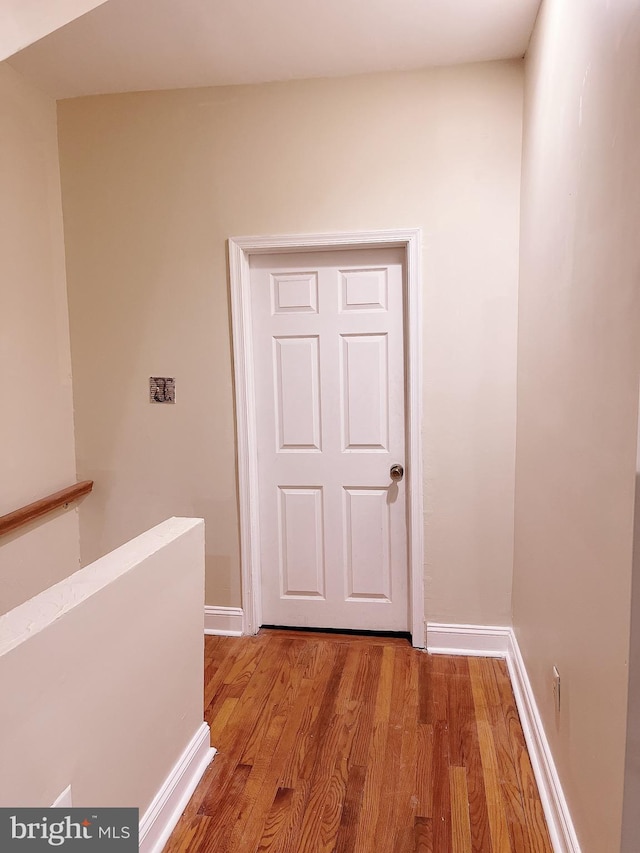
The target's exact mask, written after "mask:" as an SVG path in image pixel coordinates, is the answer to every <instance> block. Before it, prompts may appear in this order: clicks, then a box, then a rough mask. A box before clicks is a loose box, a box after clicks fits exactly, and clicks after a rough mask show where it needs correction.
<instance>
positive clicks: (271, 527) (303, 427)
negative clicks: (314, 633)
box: [251, 249, 409, 631]
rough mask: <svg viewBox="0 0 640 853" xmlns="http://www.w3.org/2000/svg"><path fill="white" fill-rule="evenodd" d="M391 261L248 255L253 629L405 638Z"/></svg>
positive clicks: (393, 256) (394, 254) (381, 254)
mask: <svg viewBox="0 0 640 853" xmlns="http://www.w3.org/2000/svg"><path fill="white" fill-rule="evenodd" d="M402 258H403V252H402V251H401V250H396V249H371V250H349V251H329V252H305V253H291V254H283V255H257V256H254V257H253V258H252V259H251V292H252V305H251V311H252V336H253V350H254V373H255V379H256V413H257V423H256V428H257V435H258V467H259V477H258V479H259V493H260V544H261V586H262V603H263V618H262V621H263V624H280V625H297V626H300V627H319V628H323V627H324V628H352V629H368V630H397V631H405V630H408V610H409V608H408V583H407V575H408V572H407V557H406V553H407V549H406V506H405V484H404V481H403V482H400V483H399V484H396V483H393V482H392V481H391V479H390V476H389V469H390V467H391V465H392V464H394V463H400V464H401V465H405V458H404V446H405V425H404V395H405V380H404V343H403V268H402Z"/></svg>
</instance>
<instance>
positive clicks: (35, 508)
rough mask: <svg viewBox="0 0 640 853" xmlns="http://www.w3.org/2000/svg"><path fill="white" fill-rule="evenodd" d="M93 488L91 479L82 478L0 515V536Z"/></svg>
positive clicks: (76, 498) (74, 499)
mask: <svg viewBox="0 0 640 853" xmlns="http://www.w3.org/2000/svg"><path fill="white" fill-rule="evenodd" d="M92 488H93V480H83V481H82V482H81V483H74V484H73V486H68V487H67V488H66V489H61V490H60V491H59V492H54V494H52V495H48V496H47V497H46V498H41V500H39V501H34V502H33V503H32V504H27V506H23V507H22V508H21V509H16V510H14V511H13V512H9V513H7V515H0V536H3V535H4V534H5V533H10V532H11V531H12V530H16V529H17V528H18V527H22V526H23V525H25V524H28V523H29V522H30V521H33V520H34V519H36V518H40V516H41V515H46V514H47V513H48V512H53V510H54V509H58V507H59V506H64V505H65V504H69V503H71V501H76V500H78V498H81V497H82V495H88V494H89V492H90V491H91V489H92Z"/></svg>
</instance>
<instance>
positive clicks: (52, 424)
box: [0, 64, 79, 613]
mask: <svg viewBox="0 0 640 853" xmlns="http://www.w3.org/2000/svg"><path fill="white" fill-rule="evenodd" d="M0 127H1V128H2V130H1V132H0V223H1V226H0V364H1V365H2V378H1V381H0V515H3V514H4V513H7V512H11V511H12V510H14V509H17V508H18V507H21V506H23V505H24V504H27V503H30V502H31V501H34V500H37V499H38V498H41V497H44V496H45V495H47V494H50V493H51V492H54V491H57V490H58V489H61V488H64V487H65V486H68V485H70V484H71V483H73V482H75V479H76V466H75V455H74V436H73V402H72V397H71V360H70V355H69V324H68V316H67V297H66V290H65V287H66V282H65V265H64V243H63V235H62V208H61V203H60V177H59V167H58V146H57V140H56V107H55V103H54V101H53V100H51V99H50V98H48V97H46V96H44V95H42V94H41V93H40V92H38V91H37V90H36V89H34V88H33V87H32V86H31V85H30V84H27V83H26V82H25V81H24V80H23V79H22V77H20V75H19V74H17V73H16V72H15V71H13V69H11V68H9V67H8V66H7V65H6V64H0ZM78 537H79V534H78V516H77V510H75V509H71V510H68V511H66V512H65V511H59V512H58V513H57V514H56V515H55V516H51V517H49V518H48V519H46V520H43V521H41V522H37V523H35V524H32V525H30V526H29V527H28V528H23V530H22V531H19V532H17V533H14V534H11V535H9V536H7V537H3V538H2V539H0V613H4V612H5V611H6V610H8V609H10V608H11V607H14V606H15V605H16V604H19V603H20V602H22V601H24V600H25V599H27V598H30V597H31V596H32V595H35V594H36V593H38V592H40V591H41V590H42V589H44V588H45V587H47V586H49V585H50V584H52V583H55V582H56V581H58V580H60V579H61V578H62V577H64V576H65V575H67V574H69V572H70V571H74V570H75V569H77V568H78V565H79V541H78Z"/></svg>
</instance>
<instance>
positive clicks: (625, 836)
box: [620, 453, 640, 853]
mask: <svg viewBox="0 0 640 853" xmlns="http://www.w3.org/2000/svg"><path fill="white" fill-rule="evenodd" d="M639 456H640V453H639ZM631 583H632V589H631V643H630V648H629V703H628V707H627V750H626V758H625V768H624V806H623V813H622V845H621V848H620V853H637V851H638V823H639V820H638V803H639V802H640V472H636V492H635V516H634V521H633V572H632V581H631Z"/></svg>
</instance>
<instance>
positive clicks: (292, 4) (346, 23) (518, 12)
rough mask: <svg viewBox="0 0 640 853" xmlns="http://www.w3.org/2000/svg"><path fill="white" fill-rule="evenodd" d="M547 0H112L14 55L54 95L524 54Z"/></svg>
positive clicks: (331, 74)
mask: <svg viewBox="0 0 640 853" xmlns="http://www.w3.org/2000/svg"><path fill="white" fill-rule="evenodd" d="M539 5H540V0H108V2H106V3H104V4H103V5H101V6H99V7H98V8H96V9H94V10H93V11H91V12H88V13H87V14H86V15H83V16H82V17H80V18H78V19H76V20H75V21H72V22H71V23H70V24H67V25H66V26H64V27H62V28H61V29H58V30H56V31H55V32H53V33H51V35H48V36H47V37H45V38H43V39H41V40H40V41H38V42H36V43H35V44H33V45H31V46H29V47H27V48H25V49H24V50H22V51H21V52H20V53H17V54H15V55H14V56H13V57H12V58H11V59H10V60H9V63H10V64H11V65H12V66H13V67H14V68H15V69H16V70H17V71H19V72H20V73H22V74H24V75H25V76H26V77H28V78H29V79H31V80H32V81H33V82H34V83H35V84H36V85H38V86H39V87H40V88H41V89H44V90H45V91H47V92H49V94H51V95H53V96H54V97H56V98H72V97H76V96H79V95H96V94H104V93H107V92H130V91H141V90H150V89H175V88H185V87H193V86H217V85H227V84H234V83H262V82H267V81H272V80H290V79H302V78H308V77H336V76H346V75H349V74H364V73H370V72H376V71H390V70H408V69H416V68H425V67H429V66H435V65H455V64H459V63H463V62H482V61H485V60H491V59H510V58H515V57H521V56H522V55H523V54H524V52H525V50H526V48H527V45H528V42H529V37H530V35H531V31H532V29H533V25H534V22H535V17H536V14H537V11H538V6H539Z"/></svg>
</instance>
